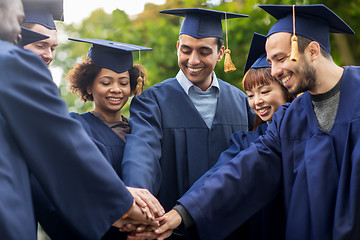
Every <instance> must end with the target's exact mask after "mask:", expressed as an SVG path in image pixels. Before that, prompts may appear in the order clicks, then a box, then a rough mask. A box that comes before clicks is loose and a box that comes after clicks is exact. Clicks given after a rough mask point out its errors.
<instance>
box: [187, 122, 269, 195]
mask: <svg viewBox="0 0 360 240" xmlns="http://www.w3.org/2000/svg"><path fill="white" fill-rule="evenodd" d="M266 128H267V123H263V124H262V125H260V126H259V127H258V128H257V129H256V131H250V132H243V131H238V132H235V133H233V134H232V135H231V139H230V147H229V148H228V149H226V150H225V151H224V152H223V153H221V155H220V157H219V160H218V161H217V162H216V164H215V165H214V166H213V167H212V168H210V169H209V170H208V171H207V172H206V173H205V174H204V175H203V176H201V177H200V178H199V179H198V180H197V181H196V182H195V183H194V184H193V185H192V186H191V188H190V189H189V190H188V192H191V191H194V190H195V189H197V188H199V187H201V186H202V185H203V184H204V181H205V180H206V179H207V178H208V177H210V176H211V175H212V174H213V173H214V172H216V171H217V170H218V169H219V168H220V167H221V166H223V165H224V164H226V163H227V162H229V161H230V160H231V159H233V158H235V157H236V155H237V154H239V153H240V152H241V151H243V150H244V149H247V148H248V147H249V146H250V144H251V143H252V142H253V141H255V140H256V139H257V138H258V137H259V136H260V135H262V134H264V133H265V131H266Z"/></svg>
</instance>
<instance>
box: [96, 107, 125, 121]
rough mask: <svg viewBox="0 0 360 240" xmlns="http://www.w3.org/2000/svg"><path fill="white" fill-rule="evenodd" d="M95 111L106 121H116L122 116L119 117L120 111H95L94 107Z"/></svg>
mask: <svg viewBox="0 0 360 240" xmlns="http://www.w3.org/2000/svg"><path fill="white" fill-rule="evenodd" d="M94 111H95V112H98V113H100V114H101V115H102V116H103V117H104V118H105V120H106V121H107V122H116V121H121V120H122V117H121V111H117V112H115V113H114V112H101V111H97V110H96V109H94Z"/></svg>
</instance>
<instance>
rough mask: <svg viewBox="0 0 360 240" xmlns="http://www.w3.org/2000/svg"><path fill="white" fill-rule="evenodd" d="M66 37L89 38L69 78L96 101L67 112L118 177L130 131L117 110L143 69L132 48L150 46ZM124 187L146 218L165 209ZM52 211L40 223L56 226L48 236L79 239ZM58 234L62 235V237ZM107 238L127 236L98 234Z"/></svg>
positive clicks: (136, 89)
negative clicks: (83, 57)
mask: <svg viewBox="0 0 360 240" xmlns="http://www.w3.org/2000/svg"><path fill="white" fill-rule="evenodd" d="M70 40H73V41H78V42H86V43H92V46H91V47H90V49H89V51H88V56H87V59H86V60H84V61H83V62H80V63H77V64H76V65H75V66H74V68H73V69H71V70H70V72H69V73H68V75H67V80H68V81H69V83H70V88H71V89H72V91H73V93H76V94H78V95H79V96H80V97H81V99H82V100H83V101H93V102H94V110H93V111H90V112H86V113H83V114H78V113H70V115H71V117H73V118H75V119H77V120H78V121H79V122H80V123H81V124H82V126H83V128H84V129H85V130H86V132H87V133H88V135H89V137H90V138H91V139H92V140H93V142H94V143H95V144H96V145H97V146H98V148H99V150H100V151H101V152H102V153H103V155H104V156H105V158H106V160H107V161H108V162H109V163H110V164H111V165H112V167H113V168H114V170H115V172H116V173H117V175H118V176H119V177H120V178H121V163H122V156H123V149H124V146H125V140H126V139H125V135H126V134H128V133H130V127H129V124H128V120H127V119H126V118H125V117H124V116H122V115H121V109H122V107H123V106H124V105H125V103H126V102H127V100H128V99H129V97H130V96H131V95H134V94H135V95H136V94H140V93H141V92H142V88H143V85H144V82H145V70H144V68H143V67H142V66H141V65H139V64H138V65H133V57H132V51H137V52H138V51H141V50H151V48H147V47H142V46H136V45H131V44H125V43H120V42H114V41H107V40H101V39H70ZM79 141H82V139H79ZM128 190H129V191H130V193H131V194H132V195H133V197H134V199H135V201H136V203H137V204H138V205H140V206H141V207H142V208H141V209H142V211H143V212H144V213H145V214H146V215H147V217H148V218H153V214H157V215H158V216H161V215H162V214H163V213H162V211H163V210H162V207H161V205H160V203H159V202H158V201H157V200H156V199H155V198H154V197H153V196H152V195H151V194H150V192H149V191H147V190H145V189H136V188H128ZM148 201H151V203H152V205H151V206H152V208H151V210H150V207H148V205H147V203H149V202H148ZM153 203H155V204H153ZM41 208H42V212H49V211H52V210H51V209H53V208H54V207H53V206H51V204H50V203H49V202H46V201H44V204H43V205H42V206H41ZM153 208H154V209H153ZM52 212H53V211H52ZM52 214H53V217H52V218H51V219H48V221H45V222H44V223H43V227H44V229H45V230H47V229H56V233H53V234H55V237H54V236H50V237H52V238H53V239H78V238H76V233H74V232H73V231H72V230H71V228H69V227H68V226H67V224H66V222H65V221H62V218H60V217H59V216H56V214H57V213H52ZM55 219H57V220H55ZM54 221H56V222H54ZM57 234H60V235H61V238H59V235H57ZM105 239H126V235H125V234H124V233H120V232H119V231H118V229H117V228H115V227H112V228H110V230H109V231H108V232H107V233H106V235H105V236H104V237H103V238H102V240H105Z"/></svg>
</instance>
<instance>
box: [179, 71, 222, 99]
mask: <svg viewBox="0 0 360 240" xmlns="http://www.w3.org/2000/svg"><path fill="white" fill-rule="evenodd" d="M176 79H177V81H178V82H179V84H180V86H181V87H182V88H183V89H184V91H185V93H186V94H187V95H189V89H190V88H191V87H192V86H195V84H193V83H192V82H190V80H189V79H187V77H186V76H185V74H184V73H183V72H182V71H181V70H179V72H178V74H177V75H176ZM211 87H216V88H217V89H219V91H220V86H219V81H218V79H217V77H216V74H215V72H212V82H211V85H210V87H209V88H211Z"/></svg>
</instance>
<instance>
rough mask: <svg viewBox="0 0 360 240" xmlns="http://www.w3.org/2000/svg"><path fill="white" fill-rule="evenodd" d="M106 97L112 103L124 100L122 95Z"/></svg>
mask: <svg viewBox="0 0 360 240" xmlns="http://www.w3.org/2000/svg"><path fill="white" fill-rule="evenodd" d="M106 99H107V100H108V102H110V103H111V104H119V103H120V102H121V100H122V98H121V97H106Z"/></svg>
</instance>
